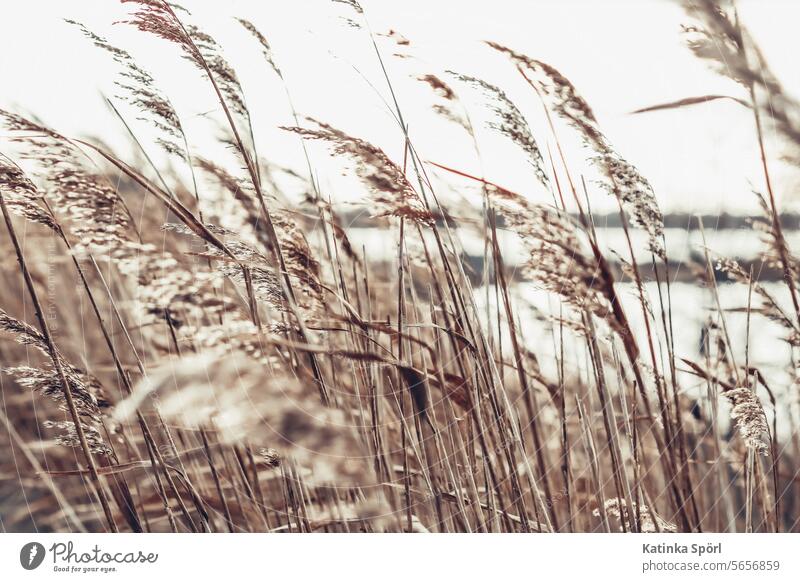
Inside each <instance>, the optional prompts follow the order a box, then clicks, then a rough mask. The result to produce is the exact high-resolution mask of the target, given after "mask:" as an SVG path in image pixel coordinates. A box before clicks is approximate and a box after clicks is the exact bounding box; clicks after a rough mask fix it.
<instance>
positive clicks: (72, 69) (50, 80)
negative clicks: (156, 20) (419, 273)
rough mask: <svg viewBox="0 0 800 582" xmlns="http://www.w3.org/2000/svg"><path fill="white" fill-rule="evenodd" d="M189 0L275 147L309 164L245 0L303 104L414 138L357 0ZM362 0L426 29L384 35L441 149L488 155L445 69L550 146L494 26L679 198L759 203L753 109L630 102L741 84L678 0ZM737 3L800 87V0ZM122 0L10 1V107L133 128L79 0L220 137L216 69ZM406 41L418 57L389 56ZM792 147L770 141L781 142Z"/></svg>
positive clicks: (512, 165)
mask: <svg viewBox="0 0 800 582" xmlns="http://www.w3.org/2000/svg"><path fill="white" fill-rule="evenodd" d="M182 4H183V5H184V6H185V7H186V8H188V9H189V10H190V11H191V12H192V13H193V15H194V17H195V18H196V22H198V23H199V24H200V25H201V26H202V27H203V28H204V29H205V30H207V31H208V32H210V33H211V34H212V35H214V36H215V37H216V38H217V40H218V41H219V42H220V43H221V44H222V45H223V46H224V48H225V54H226V56H227V57H228V58H229V60H230V61H231V63H232V64H234V66H235V67H236V68H237V71H238V72H239V75H240V77H241V79H242V82H243V85H244V88H245V92H246V95H247V99H248V103H249V105H250V108H251V110H252V111H253V115H254V118H255V125H256V131H257V134H258V135H257V137H258V142H259V153H260V154H261V155H262V156H264V157H266V158H269V159H271V160H274V161H276V162H278V163H280V164H284V165H289V166H293V167H296V168H298V169H301V168H302V164H301V157H300V149H299V146H298V142H297V138H296V137H295V136H289V135H286V134H285V133H284V132H281V131H280V130H278V129H277V127H278V126H279V125H288V124H291V123H292V122H291V117H290V113H289V109H288V107H287V104H286V98H285V94H284V93H283V89H282V88H281V86H280V84H278V83H277V81H276V78H275V76H274V74H272V73H271V72H270V71H269V70H268V69H267V68H266V66H265V65H264V63H263V61H262V60H261V59H260V51H259V48H258V47H257V46H256V45H255V43H254V42H252V41H251V39H250V37H249V36H247V35H246V34H245V33H244V32H243V31H241V29H240V28H239V26H238V24H236V23H235V22H233V19H232V16H234V15H236V16H245V17H247V18H249V19H251V20H252V21H253V22H254V23H255V24H256V25H257V26H258V27H259V28H260V29H261V31H262V32H263V33H264V34H265V35H266V36H267V38H268V39H269V41H270V42H271V44H272V45H273V49H274V52H275V58H276V60H277V61H278V63H279V65H280V67H281V68H282V69H283V71H284V74H285V77H286V79H287V82H288V85H289V90H290V91H291V93H292V96H293V99H294V102H295V106H296V108H297V109H298V111H299V112H300V113H301V114H308V115H311V116H314V117H316V118H318V119H320V120H324V121H328V122H330V123H331V124H333V125H335V126H338V127H341V128H342V129H344V130H345V131H347V132H349V133H351V134H353V135H357V136H359V137H364V138H366V139H369V140H370V141H373V142H374V143H376V144H378V145H380V146H381V147H383V148H384V149H385V150H386V151H387V152H388V153H389V154H390V155H392V156H398V155H399V154H400V152H401V151H402V149H401V147H402V139H401V136H400V134H399V131H398V128H397V127H396V125H395V124H394V122H393V121H392V119H391V117H390V115H389V113H388V111H387V108H386V106H385V105H384V104H383V103H382V100H381V99H382V98H383V99H388V94H387V91H386V86H385V83H384V82H383V80H382V77H381V75H380V72H379V69H378V68H377V63H376V61H375V58H374V53H373V52H372V47H371V44H370V43H369V39H368V37H367V36H366V33H365V32H364V31H363V30H362V31H359V30H354V29H352V28H349V27H347V26H346V25H345V24H344V23H343V22H342V20H341V18H340V17H341V16H343V15H350V13H349V10H348V8H347V7H346V6H344V5H341V4H331V3H330V2H329V1H328V0H307V1H303V0H300V1H295V2H291V1H287V0H281V1H279V2H278V1H255V0H234V1H230V2H225V3H223V2H204V1H200V0H184V2H183V3H182ZM362 5H363V6H364V8H365V10H366V14H367V18H368V19H369V23H370V26H371V28H372V30H373V31H375V32H376V33H382V32H386V31H388V30H390V29H394V30H396V31H398V32H399V33H401V34H402V35H404V36H405V37H407V38H408V39H410V40H411V42H412V45H411V47H410V48H407V47H397V46H396V45H394V44H393V42H392V41H391V40H389V39H381V40H380V46H381V50H382V51H383V53H384V55H385V56H386V58H387V65H388V68H389V72H390V74H391V76H392V78H393V80H394V81H395V82H396V83H397V89H398V92H399V94H400V101H401V106H402V107H403V108H404V110H405V116H406V118H407V121H408V122H409V125H410V130H411V134H412V138H413V139H415V141H416V143H417V147H418V149H419V150H421V151H422V152H423V154H424V155H425V157H427V158H428V159H431V160H436V161H439V162H442V163H445V164H448V165H453V166H456V167H458V168H461V169H463V170H466V171H469V172H474V173H480V169H479V167H480V166H479V163H478V161H477V160H476V156H475V155H474V153H473V151H472V149H471V145H470V143H469V141H468V140H467V139H465V136H464V134H463V133H461V132H460V131H459V130H458V129H457V128H455V127H454V126H452V125H448V124H447V123H446V122H444V121H441V120H438V119H437V118H436V117H435V116H434V115H433V114H432V113H431V112H430V109H429V106H430V103H431V102H432V95H431V93H430V92H429V91H428V90H427V88H426V86H425V85H423V84H421V83H419V82H416V81H414V80H413V77H414V76H417V75H420V74H424V73H426V72H435V73H437V74H441V73H442V72H443V71H444V70H446V69H453V70H456V71H458V72H463V73H467V74H470V75H473V76H477V77H482V78H485V79H487V80H489V81H491V82H493V83H495V84H497V85H500V86H501V87H503V88H504V89H505V90H506V92H507V93H508V94H509V96H510V97H511V98H512V99H513V100H514V101H515V102H517V104H518V105H519V107H520V109H522V110H523V111H524V112H525V113H526V114H527V115H528V116H529V118H530V122H531V125H532V127H533V128H534V131H535V134H536V135H537V136H539V138H540V142H541V143H540V146H541V147H542V149H545V148H546V142H547V139H548V138H547V135H548V132H547V131H546V125H545V124H544V120H543V119H542V115H541V109H540V107H539V104H538V102H537V101H536V99H535V97H534V96H533V95H532V94H531V92H530V90H529V89H528V88H527V87H526V85H525V84H524V82H522V80H521V79H520V78H519V76H518V73H516V71H515V69H514V68H513V67H512V66H511V65H510V63H509V62H508V61H506V60H505V59H504V58H503V57H502V56H500V55H498V54H496V53H494V52H493V51H492V50H491V49H489V48H488V47H486V46H484V45H483V44H481V42H480V41H481V40H484V39H486V40H495V41H498V42H500V43H502V44H506V45H508V46H510V47H512V48H514V49H516V50H518V51H520V52H523V53H526V54H528V55H530V56H532V57H534V58H538V59H540V60H543V61H545V62H548V63H550V64H552V65H553V66H555V67H556V68H558V69H559V70H560V71H561V72H562V73H563V74H564V75H566V76H567V77H568V78H570V79H571V80H572V81H573V83H574V84H575V85H576V87H577V88H578V90H579V91H580V92H581V93H582V94H583V96H584V97H585V98H586V99H587V101H588V102H589V103H590V104H591V105H592V107H593V108H594V110H595V113H596V114H597V117H598V118H599V121H600V123H601V125H602V127H603V128H604V130H605V132H606V134H607V135H608V137H609V139H610V140H611V142H612V143H613V144H614V145H615V146H616V148H617V149H618V150H619V152H620V153H621V154H622V155H624V156H625V157H627V158H628V159H629V160H631V161H632V162H634V163H635V164H636V165H637V166H638V167H639V169H640V170H641V172H642V173H643V174H644V175H645V176H647V177H648V178H649V179H650V181H651V183H652V184H653V186H654V188H655V190H656V193H657V196H658V198H659V201H660V203H661V205H662V208H663V209H664V210H665V211H670V210H686V211H692V212H718V211H720V210H723V209H726V210H729V211H735V212H737V211H738V212H746V211H748V210H749V209H751V208H753V200H752V196H751V195H750V185H749V184H750V183H752V184H753V185H754V186H755V187H756V188H762V183H763V178H762V176H761V174H760V173H759V164H758V157H757V152H756V149H755V142H754V138H753V123H752V117H751V116H750V115H748V114H747V113H746V112H745V111H744V110H742V109H741V108H739V107H738V106H736V105H734V104H732V103H728V102H716V103H711V104H705V105H701V106H696V107H695V108H692V109H684V110H679V111H666V112H659V113H651V114H647V115H635V116H634V115H630V114H629V112H630V111H632V110H634V109H637V108H640V107H643V106H647V105H652V104H656V103H662V102H665V101H670V100H675V99H679V98H682V97H687V96H695V95H703V94H709V93H729V94H735V95H740V93H739V92H738V91H740V89H739V88H738V87H737V86H735V85H734V84H733V83H731V82H729V81H726V80H723V79H720V78H719V77H717V76H716V75H714V74H713V73H711V72H709V71H708V70H707V69H706V67H705V65H704V64H702V63H699V62H697V61H696V60H695V59H694V57H693V56H692V55H691V54H690V53H689V51H688V50H686V49H685V48H684V46H683V44H682V39H681V35H680V24H681V23H685V22H687V21H688V19H687V18H686V17H685V15H684V14H683V12H682V10H681V8H680V6H678V5H677V4H676V3H673V2H666V1H663V2H659V1H644V0H638V1H634V0H629V1H622V0H616V1H603V2H599V1H584V2H579V1H568V0H562V1H556V0H552V1H545V0H539V1H522V0H517V1H514V0H493V1H492V2H485V1H482V0H481V1H478V0H466V1H456V0H450V1H439V2H433V1H430V0H428V1H425V0H405V1H403V2H388V1H379V0H364V1H363V2H362ZM739 7H740V13H741V16H742V18H743V20H744V22H745V23H746V24H747V26H748V27H749V28H750V29H751V31H752V32H753V35H754V36H755V38H756V39H757V40H758V42H759V43H760V44H761V46H762V49H763V51H764V53H765V54H766V57H767V59H768V61H769V62H770V64H771V66H772V68H773V70H774V71H775V72H776V73H777V75H778V76H779V78H781V79H782V81H783V83H784V85H785V86H786V87H787V88H788V89H789V90H790V91H791V92H793V93H795V94H797V93H800V69H798V67H797V66H796V55H797V54H798V41H797V34H796V25H797V22H800V3H798V2H791V1H789V0H786V1H783V2H782V1H778V0H771V1H769V0H750V1H742V2H739ZM125 9H126V6H124V5H122V6H121V5H119V4H117V3H116V2H113V1H112V0H80V1H78V0H28V1H26V2H16V3H9V5H8V6H6V7H5V8H4V17H3V18H2V20H0V78H2V80H3V82H2V86H0V107H5V108H11V109H17V110H23V111H29V112H32V113H34V114H36V115H38V116H39V117H41V118H42V119H43V120H45V121H46V122H48V123H49V124H51V125H53V126H54V127H56V128H57V129H59V130H60V131H63V132H66V133H69V134H83V135H87V134H91V135H96V136H98V137H100V138H102V139H103V140H105V141H107V142H109V143H111V144H112V145H120V144H124V141H123V140H122V137H123V136H124V130H123V129H122V128H121V127H120V126H119V122H118V121H116V120H115V118H114V117H112V116H111V115H110V114H109V113H108V111H107V109H106V108H105V107H104V105H103V102H102V100H101V98H100V97H99V95H100V92H101V91H103V92H105V93H107V94H111V93H113V85H112V84H113V79H114V75H113V71H114V67H113V66H112V65H110V64H109V60H108V58H107V56H106V55H105V54H104V53H102V51H98V50H96V49H93V48H92V47H90V46H89V44H88V42H86V41H85V39H83V38H82V37H81V36H80V34H79V33H78V32H77V31H76V30H75V29H74V28H73V27H71V26H69V25H67V24H65V23H63V22H62V20H61V19H62V18H64V17H68V18H72V19H75V20H79V21H81V22H84V23H85V24H86V25H87V26H88V27H89V28H90V29H92V30H94V31H95V32H97V33H99V34H101V35H103V36H106V37H108V38H109V40H111V41H112V42H113V43H115V44H118V45H120V46H123V47H125V48H127V49H128V50H130V52H131V53H133V54H134V56H135V57H136V58H137V59H138V60H139V62H140V64H141V65H142V66H143V67H144V68H145V69H148V70H150V71H151V72H153V74H154V76H155V77H156V78H157V80H158V81H159V84H160V86H161V87H162V88H163V89H164V91H165V92H167V93H168V94H169V95H170V97H171V98H172V99H173V101H174V102H175V103H176V105H177V108H178V110H179V112H180V113H181V115H182V117H183V118H184V122H185V124H186V125H187V126H188V127H189V132H190V140H191V141H192V142H193V143H194V144H195V146H196V147H197V149H200V150H203V149H206V148H212V147H213V146H212V145H211V139H210V138H213V137H214V136H215V135H218V134H219V131H218V130H216V129H215V126H214V125H213V123H211V122H209V120H208V118H207V117H199V116H198V114H200V113H204V112H207V111H209V110H213V109H214V102H213V99H212V96H211V94H210V92H209V90H208V87H207V86H206V85H205V84H204V82H202V81H201V80H199V77H198V75H197V74H196V73H195V71H194V70H193V69H192V68H191V66H190V65H189V64H188V63H186V62H185V61H183V60H182V59H180V58H178V55H177V51H176V50H175V48H174V47H172V46H170V45H168V44H165V43H163V42H160V41H157V40H155V39H153V38H151V37H149V36H147V35H143V34H142V33H138V32H136V31H134V30H133V29H132V28H131V27H126V26H124V25H115V26H112V22H114V21H115V20H119V19H121V18H123V17H124V13H125ZM398 48H399V49H401V50H404V52H405V51H408V52H411V53H412V54H413V55H414V56H415V57H418V58H415V59H397V58H393V57H391V54H392V52H394V51H395V50H396V49H398ZM365 78H366V80H365ZM367 80H368V81H369V83H368V82H367ZM370 83H371V84H372V85H373V86H374V88H373V87H371V86H370ZM465 97H466V96H465ZM468 103H469V107H470V110H471V113H474V115H475V117H476V118H478V119H480V115H481V113H480V111H481V107H480V105H479V103H478V102H477V101H475V100H474V99H471V100H468ZM563 137H564V139H565V140H567V141H569V139H571V134H569V133H568V132H564V135H563ZM480 138H481V142H482V144H483V146H482V157H483V166H484V169H485V173H486V175H487V176H488V177H489V178H490V179H492V180H494V181H496V182H498V183H500V184H502V185H505V186H507V187H511V188H514V189H518V190H520V191H525V192H529V193H530V194H531V195H537V193H536V188H535V186H534V184H533V179H532V176H531V174H530V171H529V170H528V169H526V166H525V164H524V161H523V158H522V157H521V156H520V155H519V154H518V153H517V152H516V151H515V150H514V149H513V148H511V147H509V146H508V145H507V144H506V143H505V142H504V141H503V140H502V139H499V138H497V137H495V136H492V135H491V134H490V133H489V132H487V131H482V132H481V134H480ZM567 150H568V154H569V157H570V163H571V164H574V167H573V170H574V171H576V172H580V171H581V169H582V167H583V157H584V154H583V153H582V152H581V151H580V149H579V148H577V147H568V148H567ZM209 151H211V150H210V149H209ZM313 152H314V161H315V165H316V166H317V168H318V170H319V172H320V177H321V179H322V183H323V186H325V187H326V188H327V189H328V192H332V193H333V196H339V197H340V198H344V199H348V194H347V193H346V191H347V192H349V188H350V185H351V184H350V183H349V182H347V181H342V180H341V179H340V178H339V177H338V174H339V168H338V167H337V166H336V165H335V164H332V163H331V162H330V161H329V160H327V159H326V156H325V155H324V154H323V151H322V150H319V149H314V150H313ZM780 153H781V152H780V150H779V149H778V147H777V144H774V147H772V154H773V156H774V157H775V158H777V157H779V155H780ZM212 155H213V154H212ZM774 165H775V173H776V174H777V176H778V180H777V182H778V186H779V190H780V193H781V195H782V197H783V198H784V200H785V201H786V203H788V202H789V201H790V200H792V199H794V198H800V194H798V193H797V192H794V193H793V191H792V185H793V184H794V183H795V182H796V180H791V179H790V178H791V175H790V174H789V173H787V172H786V171H785V170H784V169H782V168H780V167H779V165H778V163H777V162H776V163H775V164H774ZM596 197H597V200H596V201H593V205H594V207H595V208H596V209H597V208H603V206H604V204H605V203H607V202H608V200H607V199H606V198H603V195H602V194H599V193H598V194H597V195H596ZM350 198H352V196H350Z"/></svg>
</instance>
